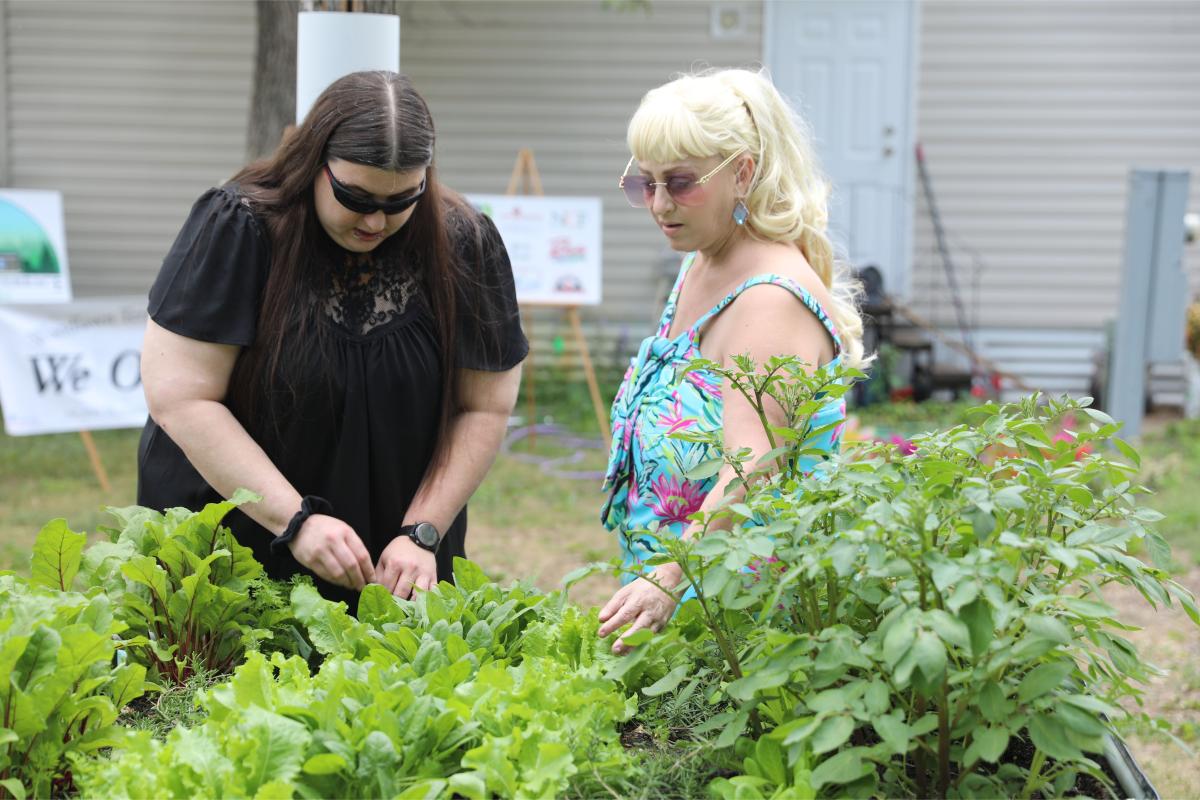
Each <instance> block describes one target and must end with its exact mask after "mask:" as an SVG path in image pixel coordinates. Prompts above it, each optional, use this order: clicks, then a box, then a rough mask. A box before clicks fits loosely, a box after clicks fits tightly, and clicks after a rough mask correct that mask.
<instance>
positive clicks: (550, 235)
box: [467, 194, 602, 306]
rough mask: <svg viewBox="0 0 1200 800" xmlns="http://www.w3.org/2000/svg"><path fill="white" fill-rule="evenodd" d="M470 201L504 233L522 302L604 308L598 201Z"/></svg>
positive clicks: (489, 197) (485, 197)
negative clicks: (600, 305)
mask: <svg viewBox="0 0 1200 800" xmlns="http://www.w3.org/2000/svg"><path fill="white" fill-rule="evenodd" d="M467 199H468V200H469V201H470V202H471V203H472V205H474V206H475V207H476V208H477V209H479V210H480V211H482V212H483V213H484V214H487V215H488V216H489V217H491V218H492V221H493V222H494V223H496V228H497V229H498V230H499V231H500V238H502V239H503V240H504V246H505V248H506V249H507V250H508V257H509V260H510V261H511V262H512V268H513V279H514V281H515V282H516V287H517V300H518V302H520V303H523V304H536V305H558V306H594V305H599V304H600V300H601V293H600V289H601V281H600V264H601V252H600V239H601V230H602V226H601V223H602V220H601V204H600V198H598V197H542V196H535V195H501V194H471V195H468V196H467Z"/></svg>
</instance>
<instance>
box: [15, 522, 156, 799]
mask: <svg viewBox="0 0 1200 800" xmlns="http://www.w3.org/2000/svg"><path fill="white" fill-rule="evenodd" d="M59 541H60V542H61V543H62V544H63V547H64V549H63V552H64V559H65V560H66V561H67V562H68V563H69V562H70V561H71V559H72V556H71V554H72V553H74V559H75V560H77V559H78V553H79V547H77V546H76V545H77V542H78V540H76V539H72V538H71V537H68V536H62V537H60V539H59ZM124 633H125V625H124V624H123V623H121V622H120V621H119V620H117V619H116V618H115V617H114V615H113V612H112V608H111V605H110V603H109V601H108V599H107V598H106V597H105V596H104V595H100V594H95V595H92V596H84V595H82V594H78V593H74V592H62V591H60V590H53V591H52V590H48V589H45V588H43V587H41V586H38V585H36V584H31V583H29V582H26V581H24V580H22V579H20V578H17V577H15V576H14V575H12V574H2V575H0V675H3V676H4V679H3V681H2V682H0V713H2V714H3V717H2V718H0V797H15V798H24V797H27V796H33V797H49V796H51V795H52V794H59V795H61V794H64V793H66V792H68V791H70V790H71V789H72V788H73V776H72V772H71V763H72V761H73V760H75V759H78V758H79V757H81V756H84V755H86V754H89V753H95V752H97V751H99V750H101V749H102V748H105V747H111V746H113V745H114V744H117V743H118V742H119V741H120V740H121V733H122V730H121V729H120V728H118V727H117V726H116V725H115V724H114V723H115V722H116V720H117V717H118V714H119V713H120V711H121V709H122V708H123V707H124V706H125V705H126V704H127V703H129V702H131V701H132V700H134V699H135V698H138V697H140V696H141V695H142V693H143V692H145V691H146V690H147V688H149V687H148V685H147V683H146V681H145V677H146V670H145V668H144V667H142V666H141V665H138V664H127V663H123V662H122V659H121V658H120V652H121V648H122V647H124V646H126V645H127V644H128V642H126V641H125V640H123V639H122V638H121V637H122V635H123V634H124Z"/></svg>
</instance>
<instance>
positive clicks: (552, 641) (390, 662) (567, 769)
mask: <svg viewBox="0 0 1200 800" xmlns="http://www.w3.org/2000/svg"><path fill="white" fill-rule="evenodd" d="M456 576H457V586H454V585H451V584H448V583H442V584H439V586H438V587H437V588H436V589H435V590H433V591H431V592H427V593H422V594H418V596H417V599H416V600H413V601H403V600H398V599H396V598H394V597H392V596H391V595H390V594H388V592H387V591H386V590H385V589H383V588H382V587H380V586H370V587H368V588H367V590H366V591H365V592H364V593H363V595H362V597H361V600H360V604H359V609H358V618H357V619H356V618H354V617H351V616H350V615H349V614H348V613H347V610H346V607H345V606H344V605H343V604H341V603H331V602H329V601H327V600H324V599H322V598H321V597H320V595H319V594H317V592H316V590H315V589H314V588H313V587H312V586H311V585H306V584H299V585H297V586H296V587H295V588H294V590H293V594H292V601H293V606H294V608H295V611H296V616H297V618H298V619H300V620H301V621H302V623H303V624H304V625H305V626H307V627H308V629H309V632H310V636H311V639H312V641H313V643H314V646H315V647H317V648H318V649H319V650H320V651H321V652H322V654H323V655H324V661H323V662H322V663H321V665H320V669H319V670H318V671H317V672H316V673H315V674H313V673H311V672H310V669H309V666H308V663H307V662H306V661H305V660H304V659H301V658H299V657H294V656H293V657H285V656H284V655H283V654H281V653H275V654H273V655H271V656H270V657H269V658H268V657H267V656H265V655H263V654H260V653H255V652H252V653H250V654H249V656H248V657H247V660H246V662H245V663H244V664H243V665H241V666H239V667H238V668H237V669H236V670H235V672H234V674H233V675H232V677H231V678H230V679H229V680H228V681H226V682H224V683H223V684H221V685H218V686H216V687H214V688H213V689H211V690H210V691H208V692H204V693H202V695H201V701H200V702H201V704H202V706H203V707H204V708H205V710H206V711H207V712H208V717H207V719H205V721H204V722H203V723H201V724H200V725H198V726H196V727H194V728H192V729H185V728H176V729H175V730H174V731H172V732H171V733H170V734H169V735H168V736H167V738H166V741H165V742H164V741H158V740H155V739H154V738H153V737H152V736H150V735H149V734H148V733H139V734H134V735H131V736H130V738H129V739H128V740H127V741H126V742H124V743H123V744H122V746H121V747H119V748H116V749H115V750H114V751H113V753H112V754H111V756H110V757H108V758H98V759H91V760H89V761H87V762H86V763H84V764H82V765H81V767H80V785H81V787H82V790H83V792H84V794H86V795H89V796H106V797H108V796H116V797H145V796H155V797H180V798H182V797H195V796H216V797H222V796H239V797H252V796H253V797H296V796H300V797H313V798H316V797H364V796H365V797H403V798H429V797H451V796H458V797H467V798H488V797H495V796H518V795H519V796H523V797H544V798H552V797H558V796H561V795H562V794H563V793H564V791H565V790H566V789H567V787H568V786H569V784H570V781H571V779H572V776H573V775H575V774H576V773H578V772H579V771H580V770H581V769H582V768H584V767H585V766H586V768H587V769H588V770H589V773H593V772H598V773H599V774H601V775H603V774H605V773H606V772H608V771H618V772H623V771H624V770H625V769H627V763H626V757H625V754H624V751H623V750H622V748H621V747H620V744H619V741H618V738H617V726H618V725H619V724H620V723H621V722H623V721H624V720H626V719H628V718H629V716H630V715H631V714H632V713H633V709H634V707H635V705H636V702H635V700H633V699H632V698H629V697H627V696H626V694H625V693H624V691H622V690H621V688H620V686H619V685H618V684H617V683H615V682H614V681H612V680H610V679H607V678H605V677H604V675H603V673H604V671H605V669H606V668H607V665H606V664H605V663H602V661H603V660H602V659H599V660H598V659H597V652H598V651H599V650H600V648H601V647H602V645H601V644H600V643H599V642H598V641H597V639H596V636H595V629H596V627H597V625H598V623H597V620H596V615H595V612H594V611H593V612H590V613H588V614H585V613H582V612H580V611H579V610H578V609H576V608H574V607H570V606H566V605H565V604H563V603H561V602H559V600H558V599H557V598H556V597H554V596H547V595H542V594H540V593H537V592H535V591H533V590H532V589H530V588H528V587H524V586H521V585H516V586H513V587H510V588H509V589H501V588H500V587H498V586H496V585H495V584H493V583H490V582H489V581H487V579H486V578H485V577H484V576H483V575H482V573H481V572H479V570H478V568H477V567H475V566H474V565H473V564H470V563H469V562H466V561H462V560H459V561H457V562H456Z"/></svg>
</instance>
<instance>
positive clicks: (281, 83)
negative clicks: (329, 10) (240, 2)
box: [246, 0, 300, 161]
mask: <svg viewBox="0 0 1200 800" xmlns="http://www.w3.org/2000/svg"><path fill="white" fill-rule="evenodd" d="M256 5H257V7H258V52H257V55H256V57H255V64H254V91H253V93H252V94H251V101H250V129H249V132H248V135H247V137H246V160H247V161H254V160H256V159H259V158H262V157H263V156H266V155H269V154H270V153H273V152H274V151H275V148H276V147H277V146H278V145H279V141H280V139H282V138H283V131H284V129H285V128H286V127H287V126H288V125H291V124H292V123H293V122H294V121H295V117H296V15H297V14H298V13H300V2H299V0H258V2H257V3H256Z"/></svg>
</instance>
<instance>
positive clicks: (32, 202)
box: [0, 189, 71, 303]
mask: <svg viewBox="0 0 1200 800" xmlns="http://www.w3.org/2000/svg"><path fill="white" fill-rule="evenodd" d="M70 299H71V276H70V273H69V271H68V269H67V235H66V233H65V232H64V228H63V203H62V194H61V193H60V192H49V191H45V190H40V189H0V303H65V302H67V301H68V300H70Z"/></svg>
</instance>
